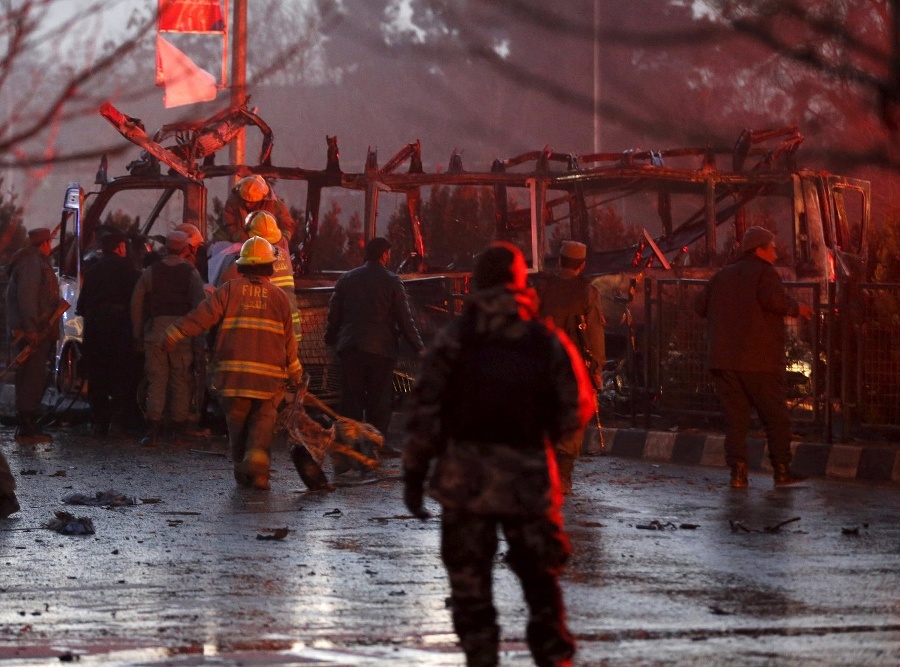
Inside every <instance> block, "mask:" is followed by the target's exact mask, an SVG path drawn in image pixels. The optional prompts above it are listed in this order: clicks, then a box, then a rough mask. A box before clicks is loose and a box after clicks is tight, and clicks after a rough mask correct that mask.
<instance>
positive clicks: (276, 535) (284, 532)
mask: <svg viewBox="0 0 900 667" xmlns="http://www.w3.org/2000/svg"><path fill="white" fill-rule="evenodd" d="M268 530H271V531H272V534H271V535H266V534H263V533H258V534H257V535H256V539H258V540H283V539H284V538H285V537H287V536H288V533H290V532H291V530H290V528H287V527H285V528H272V529H268Z"/></svg>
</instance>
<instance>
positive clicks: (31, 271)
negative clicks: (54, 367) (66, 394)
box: [6, 227, 59, 445]
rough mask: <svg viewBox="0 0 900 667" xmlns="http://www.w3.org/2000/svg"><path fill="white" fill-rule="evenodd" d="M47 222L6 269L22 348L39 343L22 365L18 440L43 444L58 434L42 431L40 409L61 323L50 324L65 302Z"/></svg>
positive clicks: (11, 317)
mask: <svg viewBox="0 0 900 667" xmlns="http://www.w3.org/2000/svg"><path fill="white" fill-rule="evenodd" d="M52 237H53V232H51V231H50V229H48V228H47V227H38V228H36V229H31V230H29V231H28V243H27V244H26V245H25V247H24V248H20V249H19V250H17V251H16V254H15V255H13V258H12V261H11V262H10V263H9V266H8V267H7V269H6V272H7V275H8V276H9V284H8V285H7V288H6V309H7V317H8V322H9V328H10V330H11V331H12V333H13V335H14V337H15V336H16V334H19V336H18V338H19V342H18V343H17V344H16V346H17V353H18V352H21V351H22V350H23V349H24V348H25V347H26V346H28V345H31V346H33V351H32V353H31V355H30V356H29V357H28V358H27V359H26V360H25V361H24V362H23V363H22V364H20V365H19V366H18V367H17V368H16V375H15V385H16V423H17V427H16V436H15V438H16V442H18V443H20V444H30V445H34V444H39V443H43V442H52V441H53V438H52V437H51V436H50V435H49V434H47V433H44V432H43V431H41V428H40V426H39V425H38V423H37V412H38V409H39V408H40V405H41V398H43V396H44V390H45V388H46V384H47V361H48V360H49V359H50V356H51V355H52V354H53V350H54V348H55V347H56V340H57V339H58V338H59V327H58V326H57V325H56V324H55V323H50V321H49V320H50V318H51V317H52V314H53V313H54V312H55V311H56V309H57V307H58V306H59V284H58V283H57V280H56V274H55V272H54V271H53V266H51V264H50V259H49V256H50V239H51V238H52Z"/></svg>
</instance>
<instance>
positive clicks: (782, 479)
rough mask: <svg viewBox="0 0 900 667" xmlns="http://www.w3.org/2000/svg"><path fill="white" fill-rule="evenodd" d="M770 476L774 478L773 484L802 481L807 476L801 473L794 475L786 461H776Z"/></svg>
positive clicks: (788, 483)
mask: <svg viewBox="0 0 900 667" xmlns="http://www.w3.org/2000/svg"><path fill="white" fill-rule="evenodd" d="M772 477H773V478H774V480H775V486H790V485H791V484H797V483H798V482H804V481H806V480H807V479H808V477H804V476H803V475H795V474H793V473H792V472H791V466H790V465H788V464H787V463H778V464H776V465H775V469H774V472H773V474H772Z"/></svg>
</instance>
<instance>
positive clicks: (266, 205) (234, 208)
mask: <svg viewBox="0 0 900 667" xmlns="http://www.w3.org/2000/svg"><path fill="white" fill-rule="evenodd" d="M256 211H268V212H269V213H271V214H272V216H273V217H274V218H275V220H276V222H277V223H278V228H279V229H280V230H281V233H282V234H283V235H284V236H285V238H286V239H287V240H288V242H290V240H291V239H292V238H293V236H294V228H295V227H296V224H295V223H294V219H293V218H292V217H291V212H290V211H289V210H288V207H287V206H286V205H285V203H284V202H283V201H281V200H280V199H279V198H278V197H276V196H275V193H274V192H273V191H272V188H270V187H269V184H268V183H267V182H266V179H264V178H263V177H262V176H257V175H255V174H254V175H253V176H246V177H244V178H242V179H241V180H239V181H238V182H237V184H236V185H235V186H234V187H233V188H232V189H231V192H229V194H228V199H226V200H225V210H224V212H223V217H224V221H223V224H222V226H221V227H219V229H217V230H216V233H215V234H214V235H213V238H214V240H215V241H230V242H231V243H237V242H241V243H243V242H244V241H246V240H247V239H248V238H250V235H249V234H248V233H247V231H246V230H245V229H244V222H245V221H246V219H247V216H248V215H250V214H251V213H254V212H256Z"/></svg>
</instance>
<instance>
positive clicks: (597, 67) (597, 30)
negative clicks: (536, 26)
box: [594, 0, 600, 153]
mask: <svg viewBox="0 0 900 667" xmlns="http://www.w3.org/2000/svg"><path fill="white" fill-rule="evenodd" d="M599 152H600V0H594V153H599Z"/></svg>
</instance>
